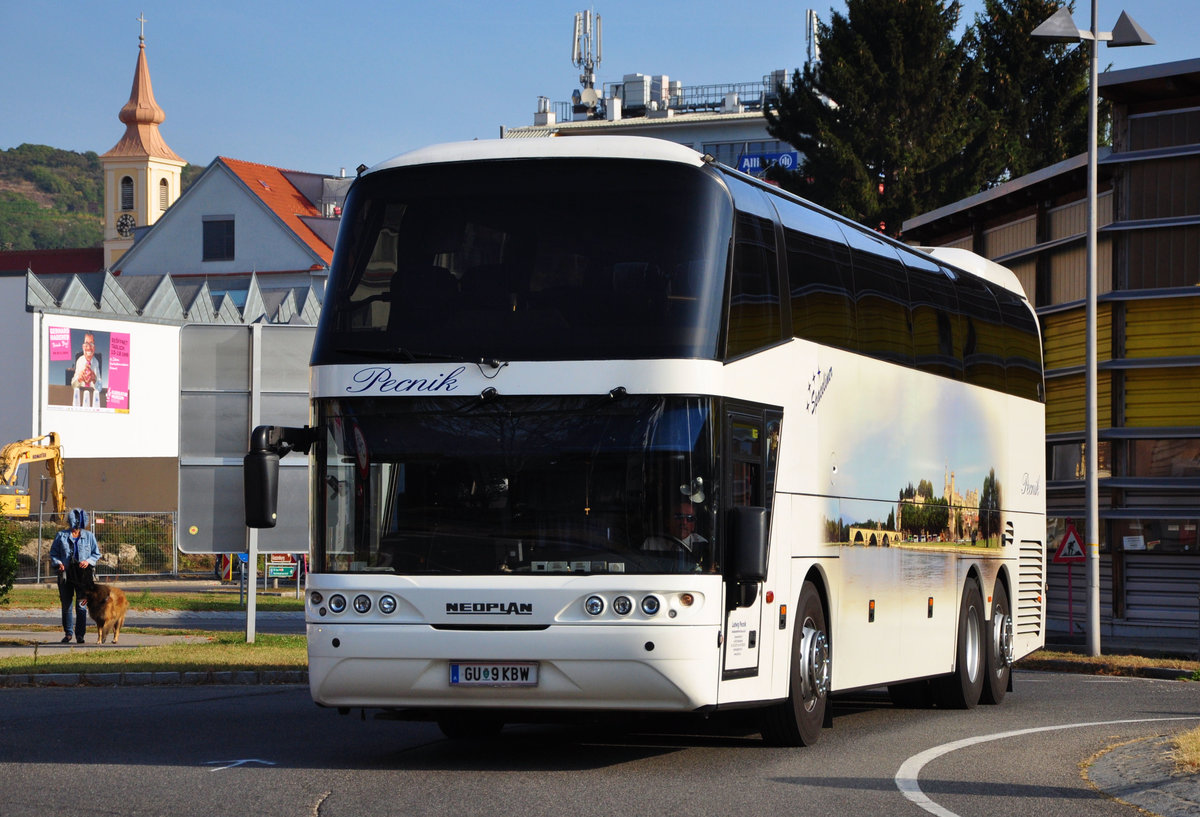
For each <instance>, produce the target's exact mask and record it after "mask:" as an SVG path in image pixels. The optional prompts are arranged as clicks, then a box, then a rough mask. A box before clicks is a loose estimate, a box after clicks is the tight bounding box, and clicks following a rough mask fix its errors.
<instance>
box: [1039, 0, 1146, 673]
mask: <svg viewBox="0 0 1200 817" xmlns="http://www.w3.org/2000/svg"><path fill="white" fill-rule="evenodd" d="M1097 4H1098V0H1092V25H1091V28H1090V29H1088V30H1086V31H1085V30H1084V29H1081V28H1076V27H1075V21H1074V20H1073V19H1072V18H1071V10H1070V9H1069V8H1067V7H1066V6H1063V7H1062V8H1060V9H1059V10H1058V11H1056V12H1055V13H1054V14H1053V15H1052V16H1051V17H1050V18H1049V19H1048V20H1046V21H1045V22H1044V23H1042V24H1041V25H1040V26H1038V27H1037V28H1035V29H1034V30H1033V31H1032V32H1031V33H1032V35H1033V36H1034V37H1042V38H1045V39H1048V40H1054V41H1057V42H1082V41H1085V40H1086V41H1089V42H1090V44H1091V45H1090V51H1089V56H1088V162H1087V314H1086V324H1087V332H1086V337H1085V340H1084V342H1085V344H1086V346H1087V361H1086V366H1085V369H1086V388H1085V391H1086V399H1085V412H1086V414H1087V430H1086V434H1085V437H1086V442H1085V446H1084V454H1085V456H1086V463H1085V468H1086V472H1087V473H1086V480H1087V482H1086V496H1085V502H1086V504H1087V509H1086V514H1087V528H1086V534H1085V535H1086V538H1087V547H1086V554H1087V574H1088V652H1089V653H1090V654H1091V655H1100V499H1099V491H1098V484H1097V476H1096V474H1097V471H1098V470H1099V469H1098V456H1097V448H1098V443H1097V437H1098V434H1097V431H1096V426H1097V421H1096V406H1097V399H1096V231H1097V230H1096V187H1097V176H1098V173H1097V171H1096V141H1097V138H1096V137H1097V130H1098V127H1097V120H1098V118H1099V104H1098V101H1097V92H1096V86H1097V69H1096V64H1097V51H1098V48H1099V44H1100V41H1101V40H1104V41H1106V42H1107V43H1108V46H1109V48H1116V47H1121V46H1131V45H1154V38H1153V37H1151V36H1150V35H1149V34H1147V33H1146V32H1145V30H1144V29H1143V28H1142V27H1141V26H1139V25H1138V24H1137V23H1136V22H1134V21H1133V18H1132V17H1130V16H1129V15H1128V14H1126V13H1125V12H1124V11H1122V12H1121V16H1120V17H1119V18H1118V19H1117V24H1116V25H1115V26H1113V30H1112V31H1100V30H1099V27H1098V25H1097V22H1096V21H1097V18H1098V11H1097Z"/></svg>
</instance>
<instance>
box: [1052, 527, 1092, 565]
mask: <svg viewBox="0 0 1200 817" xmlns="http://www.w3.org/2000/svg"><path fill="white" fill-rule="evenodd" d="M1054 561H1055V562H1060V563H1061V562H1067V563H1068V564H1069V563H1071V562H1084V561H1087V554H1086V553H1084V552H1083V543H1082V542H1081V541H1080V539H1079V531H1077V530H1075V526H1074V525H1072V524H1069V523H1068V524H1067V532H1066V533H1065V534H1063V538H1062V544H1060V545H1059V546H1058V550H1057V551H1056V552H1055V554H1054Z"/></svg>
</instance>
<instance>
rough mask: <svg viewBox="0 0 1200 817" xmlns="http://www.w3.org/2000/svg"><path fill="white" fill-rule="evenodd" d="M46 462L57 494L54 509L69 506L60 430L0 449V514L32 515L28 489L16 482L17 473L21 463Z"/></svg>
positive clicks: (59, 510) (60, 509) (63, 508)
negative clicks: (64, 481) (64, 482)
mask: <svg viewBox="0 0 1200 817" xmlns="http://www.w3.org/2000/svg"><path fill="white" fill-rule="evenodd" d="M35 462H44V463H46V470H47V471H48V472H49V473H50V478H51V489H52V491H53V493H54V505H55V510H56V511H58V512H60V513H61V512H63V511H65V510H66V509H67V495H66V491H65V489H64V486H63V459H62V445H61V444H60V443H59V439H58V433H57V432H54V431H51V432H50V433H49V434H44V435H42V436H41V437H34V438H32V439H28V440H20V441H18V442H15V443H9V444H8V445H6V446H4V448H3V449H0V515H4V516H29V509H30V505H31V502H30V498H29V490H28V489H26V488H22V487H20V486H18V485H17V472H18V470H19V469H20V467H21V466H22V465H27V464H31V463H35Z"/></svg>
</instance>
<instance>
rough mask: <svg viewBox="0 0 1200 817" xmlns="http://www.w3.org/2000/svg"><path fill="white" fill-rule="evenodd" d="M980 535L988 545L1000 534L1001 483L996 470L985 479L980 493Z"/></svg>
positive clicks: (990, 472)
mask: <svg viewBox="0 0 1200 817" xmlns="http://www.w3.org/2000/svg"><path fill="white" fill-rule="evenodd" d="M979 533H980V535H981V536H983V539H984V542H985V543H987V544H991V541H990V540H991V538H992V537H993V536H998V535H999V534H1000V483H998V482H997V481H996V469H995V468H992V469H991V470H989V471H988V475H987V476H986V477H984V478H983V489H982V490H981V491H980V492H979Z"/></svg>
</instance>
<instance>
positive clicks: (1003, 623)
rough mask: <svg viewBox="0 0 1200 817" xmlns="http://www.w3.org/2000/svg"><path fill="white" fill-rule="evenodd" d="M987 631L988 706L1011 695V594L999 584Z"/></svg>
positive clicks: (985, 688)
mask: <svg viewBox="0 0 1200 817" xmlns="http://www.w3.org/2000/svg"><path fill="white" fill-rule="evenodd" d="M989 625H990V626H989V627H988V628H987V631H988V633H989V635H990V637H989V638H988V643H987V664H986V665H985V671H986V675H987V680H986V681H985V682H984V684H983V695H982V696H981V698H980V700H981V701H982V702H983V703H985V704H998V703H1000V702H1001V701H1003V700H1004V693H1005V692H1007V691H1008V683H1009V676H1010V675H1011V674H1012V656H1013V620H1012V610H1011V609H1010V608H1009V606H1008V591H1007V590H1005V589H1004V585H1003V584H1001V583H1000V582H999V581H997V582H996V589H995V590H993V591H992V620H991V622H989Z"/></svg>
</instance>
